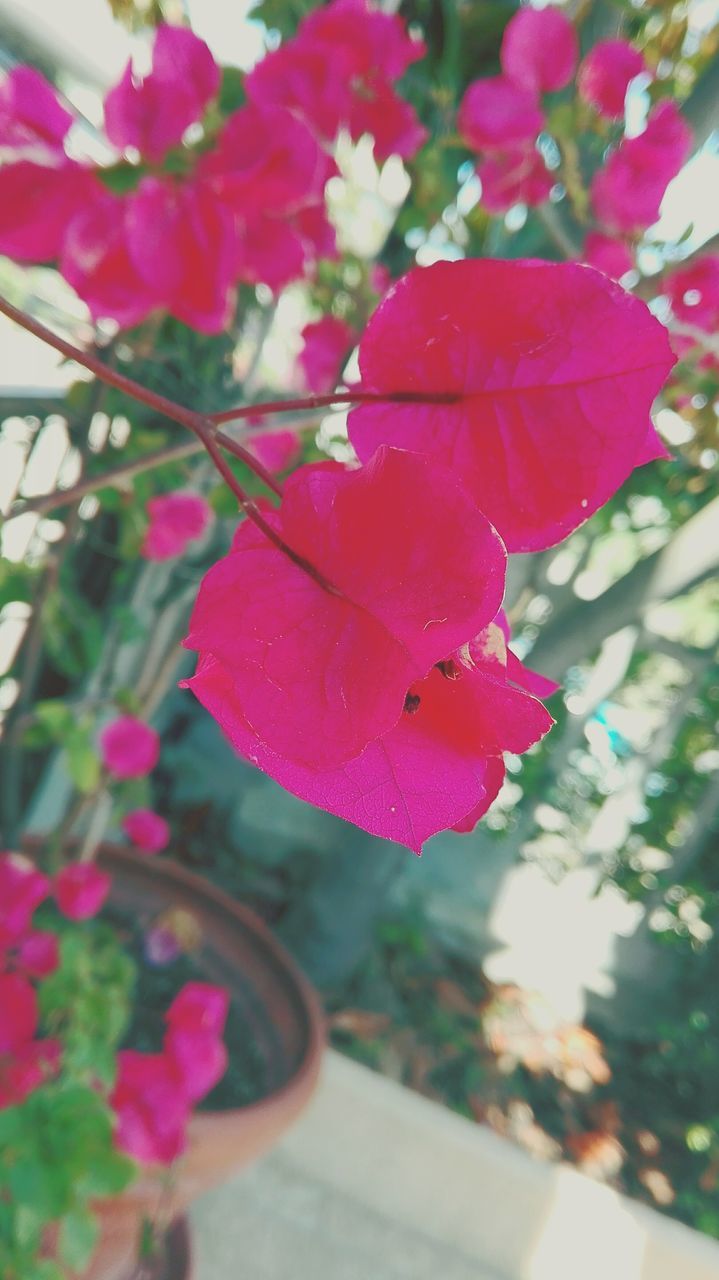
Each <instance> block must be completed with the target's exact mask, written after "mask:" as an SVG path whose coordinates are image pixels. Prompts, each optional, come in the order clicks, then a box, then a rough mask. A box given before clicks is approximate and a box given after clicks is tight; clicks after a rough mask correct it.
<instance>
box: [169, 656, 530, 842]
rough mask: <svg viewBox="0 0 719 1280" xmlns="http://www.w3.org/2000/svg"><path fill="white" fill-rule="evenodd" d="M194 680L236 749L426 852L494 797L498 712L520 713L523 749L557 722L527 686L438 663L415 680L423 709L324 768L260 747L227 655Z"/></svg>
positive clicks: (516, 729)
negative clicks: (449, 670) (445, 670)
mask: <svg viewBox="0 0 719 1280" xmlns="http://www.w3.org/2000/svg"><path fill="white" fill-rule="evenodd" d="M189 684H190V687H191V688H192V690H193V692H194V693H195V695H196V696H197V697H198V698H199V700H200V702H202V704H203V706H205V707H206V708H207V710H208V711H209V712H210V713H211V714H212V715H213V716H214V717H215V719H216V720H217V722H218V724H219V725H220V727H221V728H222V729H223V731H224V732H225V733H226V735H227V737H228V738H229V739H230V742H231V743H232V745H233V746H234V748H235V750H236V751H238V752H239V753H240V754H241V755H243V756H245V757H246V758H248V759H250V760H251V761H252V763H254V764H256V765H257V766H258V768H260V769H262V770H263V771H264V772H265V773H268V774H270V776H271V777H273V778H275V780H276V781H277V782H279V783H281V784H282V786H284V787H286V788H287V790H288V791H291V792H292V793H293V794H294V795H297V796H299V797H300V798H301V799H303V800H307V801H309V802H310V803H311V804H316V805H318V806H319V807H320V808H323V809H328V810H329V811H330V812H331V813H334V814H337V816H338V817H340V818H345V819H346V820H347V821H349V822H353V823H354V824H355V825H356V826H358V827H361V828H362V829H363V830H365V831H368V832H370V834H372V835H377V836H382V837H383V838H384V839H387V840H396V841H397V842H398V843H399V844H404V845H406V846H407V847H408V848H410V849H413V850H414V851H415V852H416V853H419V852H420V850H421V847H422V844H423V842H424V841H425V840H428V839H429V837H430V836H432V835H435V834H436V833H437V832H438V831H443V830H445V829H446V828H447V827H452V826H454V825H455V823H458V822H461V820H462V819H463V818H465V817H466V816H467V815H468V814H469V813H470V812H472V811H473V810H476V809H478V807H479V806H481V805H485V807H488V805H489V803H491V800H492V799H493V798H494V794H496V792H495V791H494V787H495V785H496V781H497V778H496V767H495V766H493V765H492V766H490V764H489V761H488V759H487V755H488V754H489V752H486V751H485V749H484V744H485V742H489V743H490V744H491V748H492V749H493V750H494V751H495V752H496V744H497V742H498V740H499V739H500V738H501V740H502V741H504V734H503V732H502V728H503V722H502V721H497V722H496V724H495V717H496V716H497V715H501V716H502V717H504V716H507V717H510V716H511V717H514V718H516V719H517V720H518V722H519V723H518V724H517V725H515V726H511V727H509V735H510V736H511V738H512V741H514V742H515V743H517V744H518V746H517V749H519V750H522V749H524V746H522V745H519V744H520V743H522V744H524V745H525V746H526V745H528V744H529V741H530V739H531V741H536V739H537V738H538V737H541V735H542V733H544V732H546V730H547V729H548V728H549V726H550V725H551V717H550V716H549V715H548V714H547V712H546V711H545V710H544V708H543V707H542V706H541V704H540V703H537V702H535V700H534V699H533V698H529V697H528V696H527V695H526V694H521V693H519V692H518V691H517V690H512V689H510V688H508V687H507V686H504V687H503V686H501V685H500V684H499V682H496V681H493V680H491V679H490V678H489V677H483V676H480V677H479V678H477V677H474V676H469V677H466V678H463V679H460V680H458V681H456V682H455V681H450V680H445V679H444V677H443V676H441V675H440V674H439V672H438V671H436V670H435V671H433V672H432V673H431V675H430V676H429V677H428V678H427V680H425V681H421V682H420V683H418V684H416V685H414V686H413V692H416V693H417V694H418V695H419V697H420V703H419V707H418V709H417V711H416V713H415V714H413V715H408V714H406V713H405V714H403V715H402V717H401V719H400V721H399V723H398V724H397V725H396V726H395V728H394V729H392V730H391V731H390V732H389V733H387V734H386V735H385V736H384V737H383V738H381V739H380V740H379V741H377V742H371V743H370V744H369V746H368V747H367V748H366V749H365V750H364V751H363V752H362V754H361V755H360V756H358V757H357V758H356V759H354V760H350V761H348V762H347V763H346V764H344V765H342V766H341V767H340V768H338V769H332V770H315V769H308V768H303V767H301V766H299V765H296V764H292V763H290V762H289V761H287V760H283V759H281V758H280V757H279V756H277V755H275V754H274V753H273V752H271V751H269V750H267V749H266V748H263V747H260V748H259V749H258V748H257V744H256V740H255V739H254V736H253V734H252V732H251V730H250V728H249V726H248V724H247V721H246V720H245V719H244V717H243V715H242V711H241V708H240V707H239V706H238V701H237V697H236V689H235V686H234V683H233V681H232V679H231V678H229V677H228V675H227V674H226V673H225V672H224V671H223V670H222V668H221V666H220V665H219V664H218V663H215V662H213V661H212V660H208V661H206V662H204V663H203V664H202V665H201V667H200V669H199V670H198V673H197V675H196V676H194V677H193V679H192V680H191V681H189ZM522 703H524V704H526V705H525V706H523V705H522ZM529 704H531V705H529ZM478 713H481V714H478ZM479 721H482V723H479V728H478V727H477V726H478V722H479ZM498 735H499V736H498Z"/></svg>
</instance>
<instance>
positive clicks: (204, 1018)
mask: <svg viewBox="0 0 719 1280" xmlns="http://www.w3.org/2000/svg"><path fill="white" fill-rule="evenodd" d="M229 1004H230V999H229V996H228V994H227V991H226V990H225V988H224V987H217V986H213V985H212V983H210V982H187V983H185V986H184V987H183V988H182V990H181V991H180V992H178V994H177V995H176V996H175V998H174V1000H173V1001H172V1004H171V1005H170V1007H169V1009H168V1010H167V1013H166V1014H165V1021H166V1022H167V1025H168V1027H171V1028H172V1029H173V1030H176V1031H187V1032H211V1033H212V1034H213V1035H215V1036H221V1035H222V1033H223V1031H224V1029H225V1021H226V1019H227V1011H228V1009H229Z"/></svg>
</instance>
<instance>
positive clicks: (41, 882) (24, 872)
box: [0, 853, 50, 951]
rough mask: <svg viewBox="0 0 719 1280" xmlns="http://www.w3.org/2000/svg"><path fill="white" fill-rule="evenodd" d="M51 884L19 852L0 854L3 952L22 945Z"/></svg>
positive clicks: (0, 909)
mask: <svg viewBox="0 0 719 1280" xmlns="http://www.w3.org/2000/svg"><path fill="white" fill-rule="evenodd" d="M49 892H50V881H49V879H48V877H47V876H46V875H43V874H42V872H40V871H38V870H37V869H36V868H35V866H34V865H33V863H32V862H31V861H30V859H29V858H26V857H24V856H23V855H22V854H20V853H3V854H0V951H1V950H2V949H3V948H4V947H7V946H13V945H14V944H15V943H17V942H19V941H20V939H21V938H22V936H23V934H25V933H26V932H27V930H28V929H29V927H30V922H31V920H32V917H33V914H34V912H35V908H36V907H38V906H39V904H40V903H41V902H42V901H43V900H44V899H45V898H46V897H47V896H48V894H49Z"/></svg>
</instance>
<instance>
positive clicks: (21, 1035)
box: [0, 973, 38, 1053]
mask: <svg viewBox="0 0 719 1280" xmlns="http://www.w3.org/2000/svg"><path fill="white" fill-rule="evenodd" d="M0 1012H1V1013H2V1017H0V1053H14V1052H15V1051H16V1050H17V1049H19V1048H20V1047H21V1046H22V1045H24V1044H26V1043H27V1042H28V1041H29V1040H32V1037H33V1036H34V1034H35V1029H36V1027H37V1022H38V1003H37V996H36V994H35V988H34V987H33V985H32V983H30V982H28V980H27V978H25V977H23V975H22V974H20V973H0Z"/></svg>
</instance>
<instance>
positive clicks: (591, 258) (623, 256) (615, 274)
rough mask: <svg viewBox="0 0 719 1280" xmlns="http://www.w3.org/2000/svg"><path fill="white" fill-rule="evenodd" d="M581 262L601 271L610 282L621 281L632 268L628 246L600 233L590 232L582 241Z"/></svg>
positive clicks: (632, 259)
mask: <svg viewBox="0 0 719 1280" xmlns="http://www.w3.org/2000/svg"><path fill="white" fill-rule="evenodd" d="M582 262H586V263H587V264H588V265H589V266H590V267H596V269H597V271H603V272H604V274H605V276H611V278H612V280H621V278H622V276H623V275H626V273H627V272H628V271H631V270H632V268H633V267H634V258H633V256H632V251H631V249H630V248H629V245H627V244H625V243H624V242H623V241H622V240H618V239H617V238H616V237H615V236H607V235H604V234H603V233H602V232H601V231H590V232H589V234H588V236H587V238H586V240H585V241H584V249H583V250H582Z"/></svg>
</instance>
